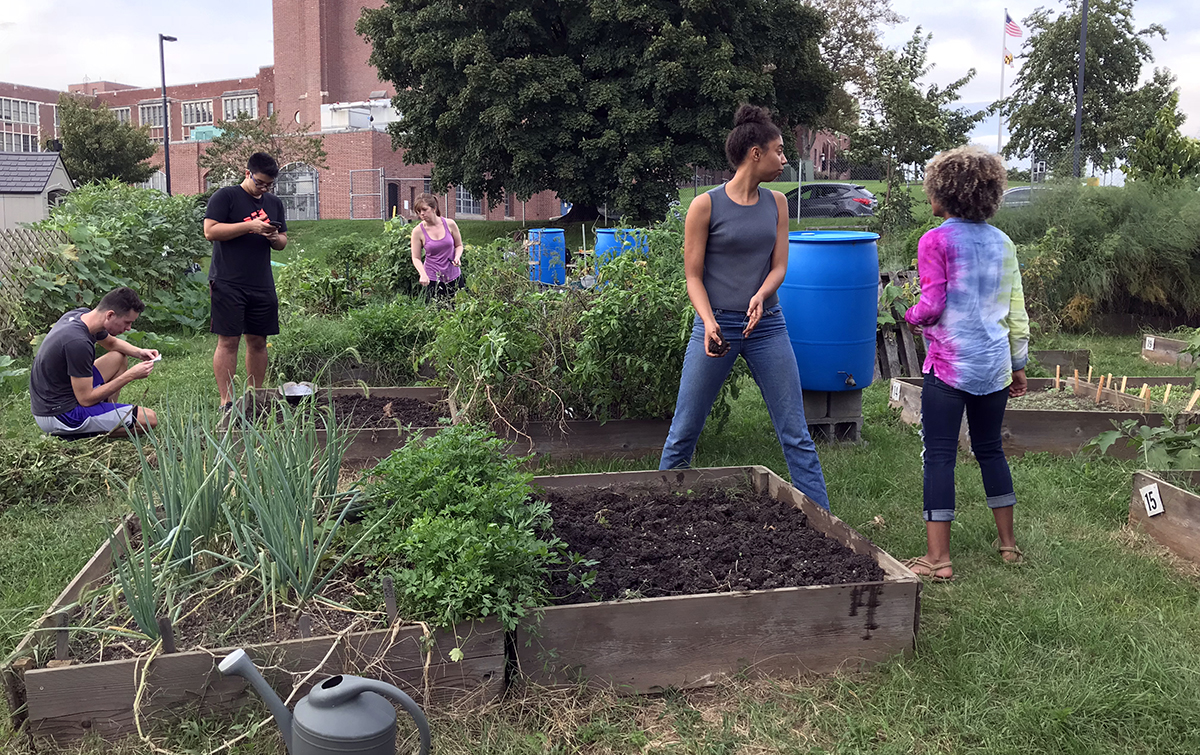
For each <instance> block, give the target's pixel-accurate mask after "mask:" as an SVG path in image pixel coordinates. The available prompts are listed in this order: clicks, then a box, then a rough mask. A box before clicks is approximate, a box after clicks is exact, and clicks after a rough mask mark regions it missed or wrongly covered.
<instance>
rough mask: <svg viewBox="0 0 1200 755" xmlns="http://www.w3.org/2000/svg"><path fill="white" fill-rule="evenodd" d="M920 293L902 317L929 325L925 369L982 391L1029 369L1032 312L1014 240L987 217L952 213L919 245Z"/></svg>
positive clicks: (1002, 384)
mask: <svg viewBox="0 0 1200 755" xmlns="http://www.w3.org/2000/svg"><path fill="white" fill-rule="evenodd" d="M917 273H918V275H919V276H920V278H921V300H920V302H918V303H917V305H916V306H915V307H913V308H912V309H910V310H908V312H906V313H905V315H904V319H905V320H907V321H908V322H910V323H912V324H913V325H920V326H921V327H922V328H923V329H924V333H925V340H926V342H927V343H928V345H929V350H928V353H927V355H926V357H925V365H924V372H925V373H926V374H928V373H933V374H934V375H937V376H938V379H940V380H942V381H943V382H945V383H948V384H949V385H951V386H953V387H955V388H957V389H959V390H960V391H966V392H967V393H971V394H974V395H977V396H983V395H986V394H988V393H995V392H996V391H998V390H1001V389H1002V388H1005V387H1007V386H1008V385H1009V383H1011V382H1012V372H1013V370H1020V369H1024V367H1025V362H1026V361H1027V359H1028V354H1029V316H1028V315H1027V314H1026V312H1025V293H1024V291H1023V290H1022V289H1021V271H1020V268H1019V267H1018V265H1017V250H1016V247H1015V246H1014V245H1013V242H1012V240H1010V239H1009V238H1008V236H1006V235H1005V234H1004V232H1003V231H1000V230H999V229H997V228H994V227H992V226H990V225H988V224H987V223H984V222H975V221H970V220H963V219H962V218H949V219H947V220H946V222H944V223H942V225H941V226H939V227H937V228H934V229H933V230H931V231H929V232H928V233H926V234H925V235H924V236H922V237H921V243H920V244H919V245H918V246H917Z"/></svg>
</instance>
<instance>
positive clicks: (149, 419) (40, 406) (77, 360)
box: [29, 288, 159, 437]
mask: <svg viewBox="0 0 1200 755" xmlns="http://www.w3.org/2000/svg"><path fill="white" fill-rule="evenodd" d="M145 309H146V305H145V304H143V303H142V300H141V299H139V298H138V295H137V294H135V293H134V292H133V289H130V288H118V289H115V290H113V291H110V292H108V293H107V294H105V295H104V298H103V299H101V300H100V303H99V304H98V305H96V308H95V309H91V310H89V309H87V308H86V307H81V308H79V309H74V310H71V311H70V312H68V313H66V314H65V315H63V316H62V317H60V318H58V322H56V323H54V326H53V327H52V328H51V329H50V333H49V334H47V335H46V337H45V338H44V339H43V340H42V345H41V346H40V347H39V348H38V352H37V356H35V357H34V358H33V368H32V369H31V370H30V371H29V403H30V406H31V408H32V409H33V419H34V421H36V422H37V426H38V427H40V428H41V429H42V431H43V432H46V433H49V434H51V435H61V436H64V437H80V436H90V435H103V434H112V435H117V436H123V435H127V434H128V433H130V432H134V431H136V430H137V429H141V430H145V429H148V428H151V427H154V426H155V425H157V424H158V416H157V415H156V414H155V413H154V411H153V410H152V409H146V408H145V407H140V406H130V405H129V404H118V403H116V401H117V399H118V398H119V395H120V393H121V389H122V388H124V387H125V386H126V385H128V384H129V383H130V382H132V381H134V380H141V379H142V378H144V377H146V376H148V375H149V374H150V371H151V370H153V369H154V364H155V362H157V361H158V359H159V354H158V352H157V351H156V350H154V349H139V348H137V347H136V346H134V345H133V344H131V343H129V342H128V341H123V340H121V339H120V338H117V336H118V335H120V334H121V333H124V332H125V331H127V330H129V328H130V327H131V326H132V325H133V321H134V320H136V319H137V318H138V315H140V314H141V313H142V311H143V310H145ZM96 344H100V345H101V346H103V347H104V348H105V350H107V351H108V353H107V354H105V355H104V356H102V357H100V358H97V357H96ZM129 357H134V358H136V359H140V360H142V361H140V362H139V363H137V364H135V365H134V366H133V367H130V366H129Z"/></svg>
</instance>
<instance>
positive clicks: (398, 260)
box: [363, 217, 474, 297]
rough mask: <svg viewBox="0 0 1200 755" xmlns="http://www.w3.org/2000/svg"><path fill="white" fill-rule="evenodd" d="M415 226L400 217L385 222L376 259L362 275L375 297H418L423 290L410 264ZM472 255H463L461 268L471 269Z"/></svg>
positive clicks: (364, 282)
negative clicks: (411, 238) (411, 239)
mask: <svg viewBox="0 0 1200 755" xmlns="http://www.w3.org/2000/svg"><path fill="white" fill-rule="evenodd" d="M414 225H415V224H414V223H413V222H411V221H407V220H405V219H404V218H400V217H396V218H392V219H391V220H387V221H384V224H383V236H382V238H381V239H380V240H379V242H378V248H377V251H376V256H375V259H374V260H373V261H372V262H371V263H370V265H369V266H368V267H367V269H366V272H365V273H364V274H363V286H364V287H365V288H367V289H369V290H371V291H372V292H373V293H374V294H375V295H376V296H385V297H386V296H396V295H405V296H417V295H419V294H421V293H422V290H423V289H422V286H421V278H420V276H419V275H418V274H417V269H416V268H415V267H413V263H412V245H411V241H410V236H411V234H412V229H413V227H414ZM473 256H474V255H473V253H466V254H464V255H463V268H464V270H468V271H469V270H470V266H471V264H472V262H473Z"/></svg>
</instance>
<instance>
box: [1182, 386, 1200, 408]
mask: <svg viewBox="0 0 1200 755" xmlns="http://www.w3.org/2000/svg"><path fill="white" fill-rule="evenodd" d="M1196 399H1200V389H1197V390H1195V391H1192V397H1191V398H1190V399H1188V403H1187V408H1185V409H1184V410H1183V411H1184V412H1185V413H1186V412H1190V411H1191V410H1192V407H1194V406H1195V405H1196Z"/></svg>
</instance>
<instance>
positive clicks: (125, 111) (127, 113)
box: [111, 107, 133, 124]
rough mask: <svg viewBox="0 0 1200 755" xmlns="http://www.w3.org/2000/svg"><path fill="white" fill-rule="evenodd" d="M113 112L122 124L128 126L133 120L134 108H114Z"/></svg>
mask: <svg viewBox="0 0 1200 755" xmlns="http://www.w3.org/2000/svg"><path fill="white" fill-rule="evenodd" d="M111 110H112V114H113V115H115V116H116V117H117V120H118V121H119V122H121V123H126V124H127V123H129V121H130V120H131V119H132V118H133V108H129V107H114V108H111Z"/></svg>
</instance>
